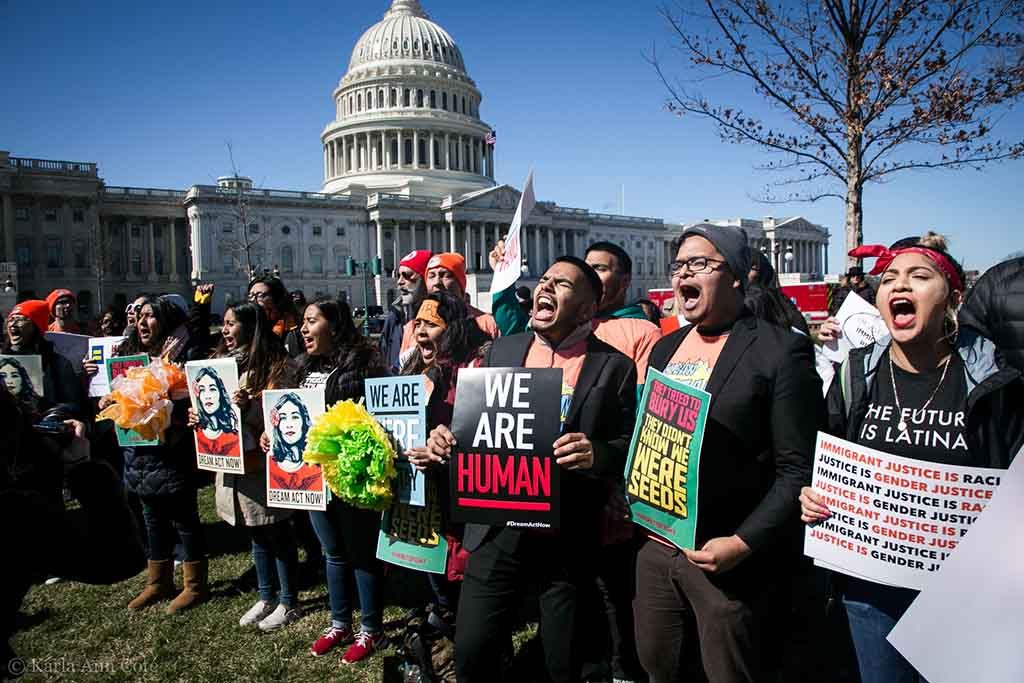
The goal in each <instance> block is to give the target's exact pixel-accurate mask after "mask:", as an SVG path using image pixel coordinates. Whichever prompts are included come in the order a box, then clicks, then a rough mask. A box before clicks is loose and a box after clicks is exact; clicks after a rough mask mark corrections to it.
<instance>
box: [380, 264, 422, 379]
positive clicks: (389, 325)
mask: <svg viewBox="0 0 1024 683" xmlns="http://www.w3.org/2000/svg"><path fill="white" fill-rule="evenodd" d="M431 255H432V254H431V253H430V252H429V251H427V250H426V249H420V250H418V251H411V252H409V253H408V254H406V255H405V257H404V258H402V260H401V261H399V262H398V274H397V279H398V299H396V300H395V301H394V302H392V304H391V306H390V310H388V317H387V320H385V321H384V330H383V331H382V332H381V335H380V351H381V353H382V354H383V355H384V359H385V360H386V361H387V364H388V368H389V369H390V370H391V372H392V374H398V371H399V369H400V368H401V365H402V363H401V351H402V350H404V349H405V340H406V338H409V339H411V338H412V331H411V330H412V327H413V326H414V325H415V324H416V321H415V320H414V317H415V314H416V311H417V309H419V306H420V303H421V302H422V301H423V297H424V296H426V294H427V283H426V274H427V263H428V262H429V261H430V257H431ZM406 327H408V328H409V331H406V329H405V328H406Z"/></svg>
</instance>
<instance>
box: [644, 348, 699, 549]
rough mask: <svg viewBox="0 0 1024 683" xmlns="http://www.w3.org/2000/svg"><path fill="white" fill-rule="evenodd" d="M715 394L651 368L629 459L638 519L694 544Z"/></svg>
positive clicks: (669, 537) (679, 542)
mask: <svg viewBox="0 0 1024 683" xmlns="http://www.w3.org/2000/svg"><path fill="white" fill-rule="evenodd" d="M710 404H711V394H709V393H707V392H706V391H702V390H700V389H694V388H692V387H690V386H688V385H686V384H684V383H682V382H678V381H676V380H673V379H671V378H670V377H668V376H667V375H664V374H662V373H660V372H658V371H657V370H655V369H654V368H651V369H650V370H649V371H648V372H647V383H646V384H644V391H643V396H642V398H641V399H640V412H639V414H638V416H637V421H636V427H635V429H634V430H633V441H632V442H631V443H630V445H629V458H628V460H627V461H626V474H625V477H626V499H627V500H628V501H629V508H630V511H631V512H632V516H633V521H634V522H635V523H636V524H639V525H640V526H642V527H644V528H646V529H648V530H649V531H651V532H653V533H655V534H656V535H658V536H659V537H660V538H664V539H665V540H666V541H668V542H670V543H672V544H673V545H675V546H676V547H678V548H685V549H689V550H693V549H694V544H695V537H696V535H697V482H698V473H699V471H700V470H699V465H700V448H701V443H702V441H703V440H704V427H705V423H706V422H707V417H708V408H709V406H710Z"/></svg>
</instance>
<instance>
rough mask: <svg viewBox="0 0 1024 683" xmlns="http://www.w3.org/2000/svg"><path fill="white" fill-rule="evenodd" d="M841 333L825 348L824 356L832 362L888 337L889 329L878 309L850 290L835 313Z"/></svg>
mask: <svg viewBox="0 0 1024 683" xmlns="http://www.w3.org/2000/svg"><path fill="white" fill-rule="evenodd" d="M835 318H836V320H837V321H838V322H839V329H840V334H839V335H838V336H837V338H836V340H835V341H830V342H828V343H826V344H825V345H824V346H823V347H822V352H823V353H824V354H825V357H826V358H828V359H829V360H830V361H832V362H833V363H842V362H843V361H844V360H846V357H847V356H849V355H850V349H859V348H862V347H865V346H867V345H868V344H873V343H875V342H876V341H880V340H882V339H886V338H888V337H889V329H888V328H887V327H886V326H885V321H884V320H882V314H881V313H879V312H878V309H877V308H875V307H874V306H872V305H871V304H869V303H868V302H867V301H864V299H862V298H860V297H859V296H857V293H856V292H850V293H849V294H848V295H847V296H846V298H845V299H843V305H842V306H840V307H839V310H838V311H836V315H835Z"/></svg>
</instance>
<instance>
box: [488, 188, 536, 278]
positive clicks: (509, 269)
mask: <svg viewBox="0 0 1024 683" xmlns="http://www.w3.org/2000/svg"><path fill="white" fill-rule="evenodd" d="M536 203H537V200H536V198H535V197H534V196H533V171H530V173H529V175H527V176H526V184H524V185H523V194H522V195H520V197H519V206H517V207H516V213H515V216H513V217H512V223H511V224H510V225H509V228H508V235H506V236H505V255H504V256H503V257H502V259H501V261H500V262H499V263H498V265H497V267H496V269H495V271H494V278H493V279H492V280H491V296H492V297H493V296H494V295H495V294H500V293H501V292H503V291H505V290H506V289H508V288H509V287H511V286H512V285H514V284H515V283H516V280H518V279H519V276H520V274H521V272H520V269H521V267H522V261H523V259H522V256H523V242H522V238H521V232H522V231H521V230H520V227H521V226H522V224H523V222H525V221H526V219H527V218H529V217H530V212H531V211H533V205H534V204H536ZM540 265H541V264H539V263H538V264H535V266H537V267H539V266H540Z"/></svg>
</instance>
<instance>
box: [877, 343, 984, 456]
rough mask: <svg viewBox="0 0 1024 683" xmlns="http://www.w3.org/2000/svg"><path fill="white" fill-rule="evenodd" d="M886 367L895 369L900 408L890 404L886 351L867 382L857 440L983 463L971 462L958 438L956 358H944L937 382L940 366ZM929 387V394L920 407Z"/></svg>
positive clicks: (961, 406) (960, 390)
mask: <svg viewBox="0 0 1024 683" xmlns="http://www.w3.org/2000/svg"><path fill="white" fill-rule="evenodd" d="M891 367H892V368H893V369H894V370H895V372H896V390H897V391H898V392H899V397H900V407H901V408H902V410H897V408H896V399H895V397H894V396H893V390H892V385H893V381H892V378H893V376H892V373H891V372H890V370H889V368H890V364H889V357H888V352H887V355H885V356H883V358H882V361H881V363H879V366H878V372H877V374H876V375H875V380H874V382H873V383H872V385H871V396H870V402H869V404H868V412H867V415H865V417H864V422H863V424H862V425H861V428H860V435H859V438H858V439H857V442H858V443H860V444H861V445H863V446H868V447H869V448H874V449H876V450H879V451H882V452H884V453H890V454H892V455H899V456H902V457H904V458H913V459H914V460H925V461H928V462H938V463H945V464H947V465H967V466H975V465H984V464H985V463H975V462H972V460H973V459H972V457H971V454H970V452H969V451H968V448H967V440H966V438H965V437H964V431H965V430H964V427H965V422H966V409H967V380H966V379H965V377H964V369H963V361H961V359H960V357H959V356H958V355H957V354H955V353H954V354H953V355H952V356H951V357H950V359H949V369H948V370H947V371H946V376H945V379H942V384H941V385H940V384H939V381H940V378H941V377H942V371H943V368H942V367H941V366H940V367H938V368H936V369H935V370H931V371H929V372H922V373H919V374H914V373H911V372H907V371H906V370H903V369H902V368H900V367H899V366H898V365H895V364H894V365H892V366H891ZM936 387H938V390H937V391H936ZM933 391H934V392H935V398H933V399H932V401H931V403H929V404H928V406H927V408H925V407H924V406H925V403H927V402H928V398H929V397H930V396H931V395H932V392H933ZM901 415H902V418H903V420H904V421H905V422H906V429H905V430H901V429H900V428H899V423H900V417H901Z"/></svg>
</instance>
